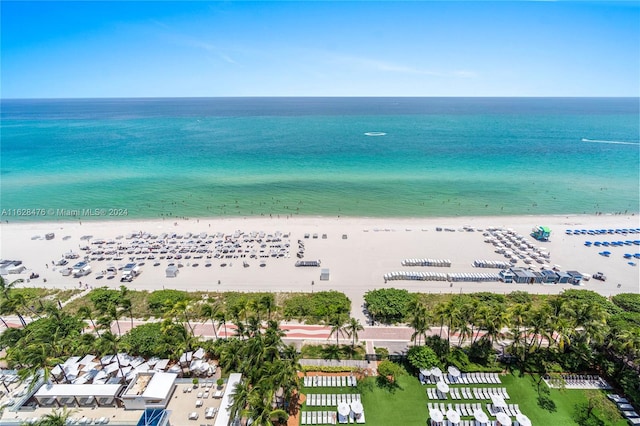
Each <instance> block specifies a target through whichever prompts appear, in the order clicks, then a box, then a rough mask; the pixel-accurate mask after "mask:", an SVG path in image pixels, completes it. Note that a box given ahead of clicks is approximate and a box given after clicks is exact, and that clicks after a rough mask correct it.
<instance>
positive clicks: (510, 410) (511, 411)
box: [487, 404, 522, 417]
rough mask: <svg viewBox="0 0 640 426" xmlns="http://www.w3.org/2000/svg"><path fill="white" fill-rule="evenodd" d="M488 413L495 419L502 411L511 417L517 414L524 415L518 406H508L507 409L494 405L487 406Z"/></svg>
mask: <svg viewBox="0 0 640 426" xmlns="http://www.w3.org/2000/svg"><path fill="white" fill-rule="evenodd" d="M487 411H488V412H489V414H490V415H492V416H494V417H495V416H496V414H498V413H499V412H500V411H502V412H504V413H506V414H507V415H508V416H511V417H513V416H515V415H516V414H522V411H520V406H519V405H518V404H507V406H506V407H501V408H498V407H496V406H494V405H493V404H487Z"/></svg>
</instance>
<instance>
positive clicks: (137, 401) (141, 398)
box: [121, 371, 178, 410]
mask: <svg viewBox="0 0 640 426" xmlns="http://www.w3.org/2000/svg"><path fill="white" fill-rule="evenodd" d="M177 377H178V375H177V374H173V373H164V372H160V371H156V372H143V373H138V374H137V375H136V377H135V379H133V380H132V381H131V383H129V386H127V389H125V391H124V393H123V394H122V396H121V398H122V403H123V404H124V406H125V408H126V409H127V410H144V409H145V408H165V407H166V406H167V404H168V402H169V399H170V398H171V395H172V394H173V391H174V390H175V387H176V385H175V381H176V378H177Z"/></svg>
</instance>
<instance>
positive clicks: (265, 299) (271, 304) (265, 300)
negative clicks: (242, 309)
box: [259, 293, 276, 321]
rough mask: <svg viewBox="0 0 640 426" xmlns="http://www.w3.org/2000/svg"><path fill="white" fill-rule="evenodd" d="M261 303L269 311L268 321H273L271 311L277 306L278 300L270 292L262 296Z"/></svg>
mask: <svg viewBox="0 0 640 426" xmlns="http://www.w3.org/2000/svg"><path fill="white" fill-rule="evenodd" d="M259 304H260V306H261V307H262V309H264V310H265V311H267V321H271V312H272V311H273V308H275V307H276V301H275V298H274V296H273V294H271V293H269V294H265V295H263V296H262V297H261V298H260V301H259Z"/></svg>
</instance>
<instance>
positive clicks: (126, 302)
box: [119, 286, 133, 330]
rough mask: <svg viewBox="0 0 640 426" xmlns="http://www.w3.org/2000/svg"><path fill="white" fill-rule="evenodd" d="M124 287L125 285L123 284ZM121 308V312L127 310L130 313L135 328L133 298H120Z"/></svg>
mask: <svg viewBox="0 0 640 426" xmlns="http://www.w3.org/2000/svg"><path fill="white" fill-rule="evenodd" d="M122 287H124V286H122ZM119 304H120V308H122V311H121V312H123V313H124V312H126V313H127V314H129V320H130V321H131V329H132V330H133V304H132V303H131V299H129V298H124V297H122V298H120V301H119Z"/></svg>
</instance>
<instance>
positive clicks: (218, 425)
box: [214, 373, 242, 426]
mask: <svg viewBox="0 0 640 426" xmlns="http://www.w3.org/2000/svg"><path fill="white" fill-rule="evenodd" d="M241 380H242V374H240V373H231V374H229V379H227V386H226V388H225V390H224V395H222V401H220V410H219V411H218V415H217V416H216V421H215V423H214V426H228V425H229V421H230V420H231V410H230V409H229V408H230V407H231V404H232V400H233V398H232V397H231V394H232V393H234V392H235V390H236V386H237V385H238V383H240V381H241Z"/></svg>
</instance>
